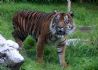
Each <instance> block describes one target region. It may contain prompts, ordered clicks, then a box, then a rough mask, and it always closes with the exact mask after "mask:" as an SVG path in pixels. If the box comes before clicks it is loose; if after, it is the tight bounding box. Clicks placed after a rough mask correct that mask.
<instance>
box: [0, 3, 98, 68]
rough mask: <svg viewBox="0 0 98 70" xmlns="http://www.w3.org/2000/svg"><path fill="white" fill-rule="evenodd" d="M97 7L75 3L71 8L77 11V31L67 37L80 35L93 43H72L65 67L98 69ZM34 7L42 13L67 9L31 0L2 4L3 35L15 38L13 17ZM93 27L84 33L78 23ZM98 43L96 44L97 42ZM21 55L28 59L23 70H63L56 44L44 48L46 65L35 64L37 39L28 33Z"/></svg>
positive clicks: (0, 6) (1, 22) (0, 26)
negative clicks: (18, 12) (35, 2)
mask: <svg viewBox="0 0 98 70" xmlns="http://www.w3.org/2000/svg"><path fill="white" fill-rule="evenodd" d="M97 8H98V7H97V6H93V5H89V4H73V6H72V9H73V11H74V14H75V17H74V19H75V23H76V26H77V29H76V31H75V32H74V33H73V34H72V35H70V36H68V38H81V39H89V40H91V41H92V42H94V44H89V43H88V44H86V45H82V44H81V43H80V44H78V45H77V46H69V47H67V50H66V52H65V54H66V56H65V57H66V59H65V60H66V61H67V62H68V64H69V66H68V67H67V68H66V70H98V47H97V46H98V44H96V43H97V42H98V40H97V39H98V24H97V23H98V10H97ZM21 10H32V11H42V12H53V11H54V10H58V11H60V12H66V11H67V10H66V7H65V5H64V4H62V5H61V4H59V5H58V4H54V5H53V4H49V5H46V4H42V5H41V4H40V5H39V4H34V3H33V4H31V3H5V4H0V34H2V35H3V36H4V37H6V38H7V39H13V37H12V34H11V32H12V31H13V28H12V17H13V15H14V14H15V12H17V11H21ZM83 25H85V26H88V25H90V26H92V27H93V28H92V31H91V32H84V33H83V32H81V31H80V30H79V26H83ZM95 42H96V43H95ZM21 54H22V55H23V56H24V58H25V62H24V64H23V65H22V67H21V70H63V69H62V68H61V67H60V65H59V63H58V57H57V52H56V48H55V47H53V45H51V44H48V45H46V47H45V53H44V55H45V56H44V60H45V63H44V64H37V63H36V41H35V40H34V39H33V38H32V37H31V36H29V37H28V38H27V39H26V40H25V42H24V49H23V50H22V51H21ZM0 70H8V69H6V67H4V66H2V65H0Z"/></svg>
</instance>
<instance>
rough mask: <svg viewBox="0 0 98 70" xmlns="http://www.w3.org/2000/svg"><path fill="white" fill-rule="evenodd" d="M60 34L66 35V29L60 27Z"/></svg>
mask: <svg viewBox="0 0 98 70" xmlns="http://www.w3.org/2000/svg"><path fill="white" fill-rule="evenodd" d="M58 34H62V35H63V34H65V31H64V28H62V27H60V28H58Z"/></svg>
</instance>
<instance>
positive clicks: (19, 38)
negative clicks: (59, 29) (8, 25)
mask: <svg viewBox="0 0 98 70" xmlns="http://www.w3.org/2000/svg"><path fill="white" fill-rule="evenodd" d="M12 35H13V37H14V39H15V41H16V42H17V43H18V45H19V46H20V48H22V46H23V41H24V40H25V38H26V37H27V36H24V35H23V34H22V33H21V32H19V31H14V32H12Z"/></svg>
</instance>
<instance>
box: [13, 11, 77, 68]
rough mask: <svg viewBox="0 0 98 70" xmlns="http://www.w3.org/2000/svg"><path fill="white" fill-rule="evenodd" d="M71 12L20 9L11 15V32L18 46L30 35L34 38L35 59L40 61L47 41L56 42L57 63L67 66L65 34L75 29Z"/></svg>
mask: <svg viewBox="0 0 98 70" xmlns="http://www.w3.org/2000/svg"><path fill="white" fill-rule="evenodd" d="M73 16H74V15H73V13H71V12H68V13H62V12H50V13H45V12H36V11H20V12H18V13H16V14H15V15H14V16H13V29H14V31H13V32H12V35H13V37H14V38H15V41H16V42H17V43H18V44H19V46H20V47H22V46H23V42H24V40H25V39H26V38H27V36H28V35H31V36H32V37H33V38H34V39H35V40H36V42H37V43H36V47H37V49H36V60H37V62H38V63H42V62H43V61H44V60H43V56H44V47H45V44H47V43H48V42H49V41H51V42H53V43H56V46H57V53H58V57H59V63H60V65H61V66H62V67H67V62H66V61H65V50H66V47H65V46H66V43H65V42H66V36H67V35H68V34H70V33H72V32H73V31H74V30H75V24H74V21H73Z"/></svg>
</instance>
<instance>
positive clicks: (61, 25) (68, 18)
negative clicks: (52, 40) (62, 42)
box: [50, 13, 75, 38]
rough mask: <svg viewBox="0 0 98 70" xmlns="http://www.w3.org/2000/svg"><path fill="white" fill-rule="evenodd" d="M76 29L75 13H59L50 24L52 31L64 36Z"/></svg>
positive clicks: (54, 33) (58, 35)
mask: <svg viewBox="0 0 98 70" xmlns="http://www.w3.org/2000/svg"><path fill="white" fill-rule="evenodd" d="M74 30H75V24H74V21H73V13H67V14H66V13H57V14H56V15H55V16H54V17H53V19H52V21H51V24H50V31H51V32H52V34H53V35H56V36H57V37H60V38H61V37H64V36H65V35H67V34H70V33H72V32H73V31H74Z"/></svg>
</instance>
